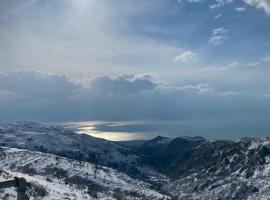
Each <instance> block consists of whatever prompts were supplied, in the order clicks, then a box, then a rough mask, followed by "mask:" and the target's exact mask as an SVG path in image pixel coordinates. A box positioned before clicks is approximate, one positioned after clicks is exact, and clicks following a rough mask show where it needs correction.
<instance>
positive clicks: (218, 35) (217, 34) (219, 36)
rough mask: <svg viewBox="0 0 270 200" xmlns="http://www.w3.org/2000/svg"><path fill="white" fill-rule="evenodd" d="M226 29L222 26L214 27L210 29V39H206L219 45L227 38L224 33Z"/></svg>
mask: <svg viewBox="0 0 270 200" xmlns="http://www.w3.org/2000/svg"><path fill="white" fill-rule="evenodd" d="M226 32H227V30H226V29H225V28H224V27H219V28H215V29H213V30H212V34H211V37H210V39H209V40H208V42H209V43H211V44H214V45H220V44H222V43H223V42H224V40H226V39H227V36H226V35H225V34H226Z"/></svg>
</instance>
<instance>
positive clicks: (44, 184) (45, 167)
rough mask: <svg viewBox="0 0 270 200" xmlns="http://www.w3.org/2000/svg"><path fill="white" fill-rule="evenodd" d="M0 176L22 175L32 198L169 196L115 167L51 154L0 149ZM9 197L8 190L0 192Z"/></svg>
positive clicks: (56, 199)
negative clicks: (28, 184) (27, 183)
mask: <svg viewBox="0 0 270 200" xmlns="http://www.w3.org/2000/svg"><path fill="white" fill-rule="evenodd" d="M0 169H1V172H0V179H1V180H6V179H11V178H12V177H14V176H20V177H25V178H26V180H27V181H28V182H29V183H31V185H30V186H29V188H28V193H29V194H30V196H31V199H44V200H46V199H48V200H59V199H74V200H75V199H104V200H105V199H168V197H166V196H165V195H162V194H161V193H159V192H157V191H155V190H152V189H150V186H151V185H150V184H148V183H145V182H142V181H138V180H135V179H132V178H131V177H129V176H127V175H126V174H123V173H121V172H119V171H117V170H114V169H111V168H107V167H102V166H99V165H96V164H90V163H87V162H83V161H76V160H71V159H67V158H64V157H58V156H54V155H52V154H46V153H40V152H32V151H27V150H20V149H14V148H0ZM7 193H8V194H10V195H9V198H7V199H12V197H14V196H15V194H16V193H14V191H13V192H12V190H11V189H9V190H5V193H0V199H4V196H5V195H6V194H7Z"/></svg>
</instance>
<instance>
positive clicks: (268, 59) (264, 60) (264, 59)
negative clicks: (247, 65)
mask: <svg viewBox="0 0 270 200" xmlns="http://www.w3.org/2000/svg"><path fill="white" fill-rule="evenodd" d="M261 60H262V61H263V62H270V56H267V57H263V58H262V59H261Z"/></svg>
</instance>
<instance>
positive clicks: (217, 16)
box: [214, 14, 222, 19]
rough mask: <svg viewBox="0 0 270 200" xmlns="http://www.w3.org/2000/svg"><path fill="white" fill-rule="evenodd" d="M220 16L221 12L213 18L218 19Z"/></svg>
mask: <svg viewBox="0 0 270 200" xmlns="http://www.w3.org/2000/svg"><path fill="white" fill-rule="evenodd" d="M221 16H222V14H218V15H216V16H215V17H214V19H219V18H220V17H221Z"/></svg>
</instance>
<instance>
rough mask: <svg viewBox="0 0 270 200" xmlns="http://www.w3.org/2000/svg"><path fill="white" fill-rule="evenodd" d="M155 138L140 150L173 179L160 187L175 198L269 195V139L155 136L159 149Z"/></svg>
mask: <svg viewBox="0 0 270 200" xmlns="http://www.w3.org/2000/svg"><path fill="white" fill-rule="evenodd" d="M159 139H161V138H159ZM155 140H156V139H155ZM155 140H152V141H149V142H147V143H145V144H144V145H143V146H142V147H141V151H143V152H144V153H145V154H147V155H148V156H150V157H151V158H152V160H153V162H152V163H154V166H157V167H158V169H159V170H160V171H161V172H163V173H165V174H167V175H168V176H170V177H171V178H172V179H174V181H171V182H170V183H168V184H166V185H163V190H165V191H167V192H169V193H170V194H171V195H172V196H174V197H175V198H176V199H180V200H187V199H188V200H189V199H190V200H199V199H200V200H209V199H211V200H232V199H234V200H245V199H250V200H251V199H253V200H264V199H265V200H266V199H270V139H267V138H266V139H255V138H245V139H241V140H236V141H230V140H217V141H208V140H205V139H203V138H198V137H197V138H176V139H173V140H171V141H170V142H168V140H167V139H164V138H163V139H162V140H163V141H167V142H160V140H157V144H156V145H158V147H159V149H157V150H156V151H154V149H155V145H154V144H153V142H155Z"/></svg>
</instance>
